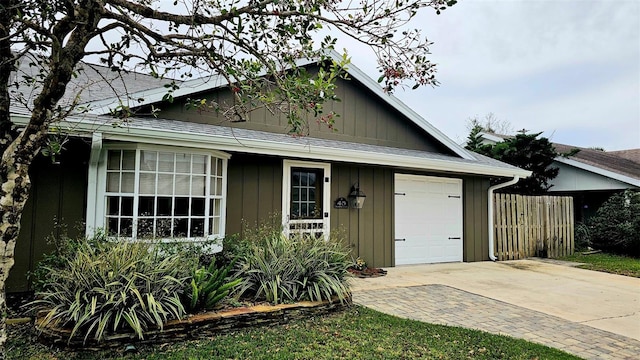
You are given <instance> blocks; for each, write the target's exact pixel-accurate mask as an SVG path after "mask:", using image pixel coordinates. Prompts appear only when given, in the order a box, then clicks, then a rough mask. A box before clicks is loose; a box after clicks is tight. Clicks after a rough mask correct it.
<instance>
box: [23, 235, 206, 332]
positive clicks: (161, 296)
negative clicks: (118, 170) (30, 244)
mask: <svg viewBox="0 0 640 360" xmlns="http://www.w3.org/2000/svg"><path fill="white" fill-rule="evenodd" d="M65 262H66V263H65V266H62V267H57V266H43V267H42V269H43V270H44V271H48V275H47V283H46V285H45V286H44V289H43V290H42V291H40V292H38V293H37V294H36V296H37V300H36V301H35V302H33V303H32V306H35V307H36V308H39V309H45V310H47V311H48V312H47V314H46V316H45V317H44V318H43V320H44V324H45V325H46V324H51V325H55V326H58V327H70V328H71V329H72V331H71V334H70V337H73V336H75V335H78V334H84V340H85V341H86V340H87V339H88V338H89V337H93V338H94V339H96V340H98V341H101V340H103V339H104V337H105V336H106V335H107V334H109V333H111V332H117V331H119V330H122V329H127V328H128V329H131V330H133V331H134V332H135V333H136V334H137V335H138V337H139V338H141V339H142V338H143V331H144V330H146V329H148V328H149V327H158V328H162V325H163V323H165V322H166V321H167V320H169V319H175V318H181V317H183V316H184V314H185V310H184V307H183V305H182V303H181V301H180V293H181V292H182V290H183V289H184V283H185V282H187V279H188V272H189V269H193V268H194V267H195V261H191V260H189V259H185V258H184V257H182V256H180V255H168V256H167V255H165V254H162V253H160V252H159V250H158V248H157V247H155V246H154V244H153V243H148V242H127V241H118V242H94V243H90V242H87V241H82V242H79V243H78V245H77V249H76V252H75V254H74V255H73V256H69V257H68V258H66V260H65Z"/></svg>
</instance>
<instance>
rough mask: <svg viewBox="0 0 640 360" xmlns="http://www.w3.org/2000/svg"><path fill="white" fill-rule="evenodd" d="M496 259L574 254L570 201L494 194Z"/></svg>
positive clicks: (567, 198)
mask: <svg viewBox="0 0 640 360" xmlns="http://www.w3.org/2000/svg"><path fill="white" fill-rule="evenodd" d="M493 201H494V219H493V224H494V230H495V231H494V239H495V241H494V247H495V248H494V251H495V254H496V257H497V258H498V260H516V259H524V258H527V257H532V256H539V257H548V258H556V257H561V256H567V255H571V254H573V251H574V244H573V226H574V225H573V198H572V197H570V196H524V195H513V194H494V198H493Z"/></svg>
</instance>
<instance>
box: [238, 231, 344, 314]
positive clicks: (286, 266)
mask: <svg viewBox="0 0 640 360" xmlns="http://www.w3.org/2000/svg"><path fill="white" fill-rule="evenodd" d="M350 265H351V261H350V255H349V251H348V250H347V249H346V248H345V247H344V246H343V245H342V244H341V243H340V242H339V241H336V240H325V239H324V238H315V237H312V236H308V235H301V234H299V235H294V236H291V237H287V236H285V235H283V234H282V233H281V232H273V233H271V235H270V236H268V237H267V238H265V239H264V241H262V242H260V244H253V246H251V248H250V250H249V251H248V252H247V253H246V254H245V255H243V256H241V257H240V258H239V259H238V266H237V267H236V269H237V271H236V275H235V276H236V277H237V278H240V279H242V282H241V283H240V285H239V286H238V294H239V295H240V296H251V297H253V298H254V299H255V300H266V301H268V302H270V303H274V304H278V303H286V302H294V301H302V300H310V301H322V300H332V299H334V298H338V299H339V300H340V301H341V302H342V301H345V300H346V299H347V298H348V296H349V294H350V290H349V284H348V281H347V276H346V275H347V268H348V267H349V266H350Z"/></svg>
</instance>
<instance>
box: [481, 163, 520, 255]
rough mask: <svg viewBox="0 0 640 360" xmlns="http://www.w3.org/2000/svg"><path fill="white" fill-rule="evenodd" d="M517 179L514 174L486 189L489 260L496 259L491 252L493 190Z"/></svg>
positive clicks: (508, 184)
mask: <svg viewBox="0 0 640 360" xmlns="http://www.w3.org/2000/svg"><path fill="white" fill-rule="evenodd" d="M518 181H520V176H517V175H515V176H514V177H513V179H511V180H509V181H507V182H504V183H502V184H497V185H493V186H491V187H489V190H488V191H487V194H488V196H489V198H488V200H489V201H487V203H488V204H489V206H488V208H489V209H488V218H489V220H488V221H489V259H491V261H496V260H497V258H496V256H495V255H494V253H493V229H494V224H493V192H494V191H495V190H498V189H502V188H504V187H507V186H511V185H513V184H515V183H517V182H518Z"/></svg>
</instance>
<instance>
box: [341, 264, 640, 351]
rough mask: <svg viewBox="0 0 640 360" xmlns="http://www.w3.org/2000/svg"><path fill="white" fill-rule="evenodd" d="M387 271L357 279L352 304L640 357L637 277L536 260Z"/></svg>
mask: <svg viewBox="0 0 640 360" xmlns="http://www.w3.org/2000/svg"><path fill="white" fill-rule="evenodd" d="M387 270H388V274H387V276H384V277H380V278H372V279H354V281H353V282H352V289H353V299H354V302H356V303H359V304H362V305H365V306H368V307H371V308H374V309H376V310H379V311H382V312H386V313H389V314H393V315H398V316H402V317H407V318H412V319H416V320H421V321H427V322H432V323H441V324H448V325H455V326H462V327H467V328H474V329H481V330H485V331H489V332H493V333H501V334H507V335H510V336H514V337H520V338H524V339H527V340H530V341H535V342H539V343H542V344H545V345H548V346H553V347H556V348H559V349H562V350H565V351H568V352H571V353H574V354H576V355H579V356H581V357H585V358H594V359H595V358H598V359H605V358H611V359H626V358H629V359H638V358H640V279H638V278H631V277H625V276H619V275H611V274H606V273H601V272H595V271H589V270H583V269H577V268H574V267H571V266H567V265H558V264H553V263H549V262H546V261H536V260H518V261H504V262H495V263H493V262H476V263H450V264H433V265H414V266H400V267H396V268H388V269H387Z"/></svg>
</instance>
